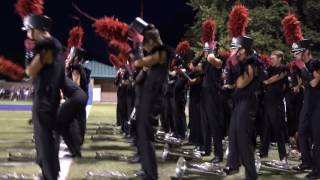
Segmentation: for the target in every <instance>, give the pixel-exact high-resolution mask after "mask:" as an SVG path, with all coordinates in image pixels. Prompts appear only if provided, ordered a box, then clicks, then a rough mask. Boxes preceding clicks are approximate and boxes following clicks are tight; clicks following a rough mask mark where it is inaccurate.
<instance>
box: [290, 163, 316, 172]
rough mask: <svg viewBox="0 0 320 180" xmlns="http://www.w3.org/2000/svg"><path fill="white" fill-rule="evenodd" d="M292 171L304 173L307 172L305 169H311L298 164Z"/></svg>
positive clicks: (308, 166)
mask: <svg viewBox="0 0 320 180" xmlns="http://www.w3.org/2000/svg"><path fill="white" fill-rule="evenodd" d="M292 169H293V170H296V171H304V170H307V169H311V166H310V165H308V164H302V163H301V164H299V165H297V166H295V167H293V168H292Z"/></svg>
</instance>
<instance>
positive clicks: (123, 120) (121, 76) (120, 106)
mask: <svg viewBox="0 0 320 180" xmlns="http://www.w3.org/2000/svg"><path fill="white" fill-rule="evenodd" d="M128 78H129V76H128V73H127V72H126V71H123V72H121V71H120V70H119V72H118V75H117V78H116V81H115V84H116V85H117V86H118V90H117V101H118V103H117V125H120V126H121V130H122V132H123V133H127V134H128V133H129V132H128V129H127V127H128V126H127V123H128V107H127V85H126V84H123V82H122V81H124V80H128Z"/></svg>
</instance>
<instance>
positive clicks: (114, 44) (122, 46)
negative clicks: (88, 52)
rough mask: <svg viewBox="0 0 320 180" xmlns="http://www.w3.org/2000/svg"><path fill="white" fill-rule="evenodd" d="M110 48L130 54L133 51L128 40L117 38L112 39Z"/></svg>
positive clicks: (126, 54)
mask: <svg viewBox="0 0 320 180" xmlns="http://www.w3.org/2000/svg"><path fill="white" fill-rule="evenodd" d="M109 48H110V49H112V50H113V51H115V52H117V53H120V54H123V55H125V56H128V55H129V53H130V52H131V47H130V46H129V44H128V43H126V42H121V41H117V40H111V41H110V43H109Z"/></svg>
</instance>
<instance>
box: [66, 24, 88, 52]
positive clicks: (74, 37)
mask: <svg viewBox="0 0 320 180" xmlns="http://www.w3.org/2000/svg"><path fill="white" fill-rule="evenodd" d="M83 35H84V31H83V29H82V27H81V26H76V27H73V28H72V29H71V30H70V31H69V39H68V48H69V49H70V48H71V47H72V46H74V47H77V48H81V46H82V40H83Z"/></svg>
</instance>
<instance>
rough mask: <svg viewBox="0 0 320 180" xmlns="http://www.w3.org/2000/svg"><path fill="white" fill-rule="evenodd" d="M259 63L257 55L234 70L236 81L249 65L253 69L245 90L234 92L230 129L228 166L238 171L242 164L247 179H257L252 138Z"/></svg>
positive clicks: (249, 57)
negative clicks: (251, 78) (252, 74)
mask: <svg viewBox="0 0 320 180" xmlns="http://www.w3.org/2000/svg"><path fill="white" fill-rule="evenodd" d="M257 61H258V59H257V57H256V56H255V55H251V56H248V57H247V58H246V59H245V60H244V61H243V62H242V63H241V65H240V66H239V67H240V70H239V68H234V70H235V71H237V72H235V73H233V74H235V77H236V78H235V79H237V77H239V76H240V75H241V74H244V73H247V68H248V66H249V65H251V67H252V68H253V72H254V78H253V80H252V81H251V82H250V83H249V84H248V85H247V86H246V87H244V88H236V89H235V92H234V103H235V107H234V110H233V112H232V117H231V122H230V128H229V155H228V161H227V165H228V166H229V167H231V168H232V169H238V168H239V166H240V162H241V164H243V165H244V167H245V173H246V179H248V180H249V179H250V180H252V179H257V178H258V177H257V172H256V167H255V158H254V146H253V141H252V137H253V134H254V121H255V114H256V108H257V102H256V95H255V92H256V90H257V87H258V86H259V84H260V82H259V78H258V72H259V67H258V65H257V64H256V62H257Z"/></svg>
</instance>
